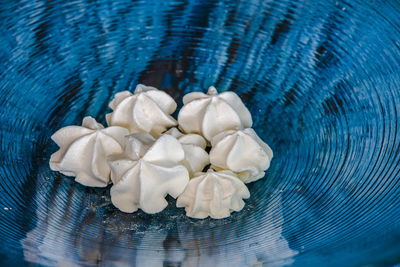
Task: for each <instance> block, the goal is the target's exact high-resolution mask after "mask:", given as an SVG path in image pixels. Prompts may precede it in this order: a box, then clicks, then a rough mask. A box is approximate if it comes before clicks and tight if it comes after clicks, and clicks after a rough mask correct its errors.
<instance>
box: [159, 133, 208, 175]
mask: <svg viewBox="0 0 400 267" xmlns="http://www.w3.org/2000/svg"><path fill="white" fill-rule="evenodd" d="M165 134H169V135H172V136H173V137H175V138H177V139H178V141H179V142H180V143H181V144H182V147H183V150H184V151H185V158H184V159H183V160H182V164H183V165H184V166H185V167H186V168H187V169H188V171H189V174H190V176H191V177H192V176H193V175H194V173H196V172H201V171H202V170H203V169H204V167H205V166H207V165H208V164H209V163H210V158H209V156H208V153H207V152H206V151H205V148H206V146H207V142H206V140H205V139H204V138H203V137H202V136H200V135H198V134H183V133H181V132H180V131H179V130H178V129H177V128H171V129H169V130H168V131H166V132H165Z"/></svg>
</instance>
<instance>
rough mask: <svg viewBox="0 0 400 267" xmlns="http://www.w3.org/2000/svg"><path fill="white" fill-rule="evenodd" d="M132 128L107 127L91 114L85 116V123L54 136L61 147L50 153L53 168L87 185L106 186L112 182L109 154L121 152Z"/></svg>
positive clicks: (62, 130) (59, 131)
mask: <svg viewBox="0 0 400 267" xmlns="http://www.w3.org/2000/svg"><path fill="white" fill-rule="evenodd" d="M127 134H129V131H128V130H127V129H125V128H123V127H119V126H112V127H108V128H104V127H103V125H101V124H100V123H97V122H96V120H95V119H94V118H92V117H85V118H84V119H83V122H82V126H67V127H64V128H62V129H60V130H58V131H57V132H56V133H54V134H53V135H52V136H51V139H53V140H54V142H56V144H57V145H58V146H59V147H60V149H59V150H58V151H57V152H55V153H54V154H53V155H51V158H50V168H51V169H52V170H54V171H59V172H61V173H63V174H65V175H68V176H76V178H75V181H77V182H78V183H81V184H83V185H86V186H94V187H105V186H107V185H108V183H109V181H110V167H109V166H108V165H107V157H108V156H109V155H112V154H119V153H122V151H123V149H124V146H125V139H124V136H125V135H127Z"/></svg>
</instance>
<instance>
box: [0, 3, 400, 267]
mask: <svg viewBox="0 0 400 267" xmlns="http://www.w3.org/2000/svg"><path fill="white" fill-rule="evenodd" d="M0 22H1V23H0V33H1V34H0V75H1V77H0V93H1V94H0V99H1V101H0V103H2V104H1V105H0V158H1V166H0V242H1V243H0V244H1V245H0V256H1V257H0V262H1V263H3V264H5V265H4V266H12V265H15V264H24V263H25V264H27V263H33V264H37V265H49V266H54V265H67V264H78V265H96V264H97V265H103V264H104V266H113V264H115V265H118V266H125V265H133V264H135V263H136V264H138V265H139V266H150V265H151V264H153V265H152V266H163V265H165V266H197V265H200V266H208V265H211V264H212V265H217V266H225V265H232V264H236V265H237V266H246V265H252V264H253V265H254V264H265V265H267V266H282V265H299V266H300V265H307V266H312V265H316V266H321V265H325V266H330V265H332V266H360V265H365V264H372V265H378V266H379V265H382V266H383V265H392V264H395V263H399V262H400V242H399V239H400V224H399V221H400V220H399V219H400V214H399V213H400V209H399V207H400V202H399V199H400V190H399V189H400V188H399V185H400V182H399V177H400V175H399V172H400V164H399V161H400V153H399V147H400V139H399V138H398V136H399V133H398V131H399V129H400V127H399V126H400V125H399V117H400V116H399V110H398V109H399V108H400V91H399V88H400V74H399V72H398V67H399V63H400V52H399V46H400V43H399V36H400V35H399V34H400V31H399V29H400V28H399V27H400V5H399V3H398V2H396V1H379V0H367V1H361V0H351V1H350V0H343V1H323V0H321V1H320V0H316V1H303V0H300V1H289V0H280V1H273V0H271V1H264V0H251V1H195V0H193V1H177V0H171V1H169V0H166V1H162V2H160V1H142V0H141V1H105V0H100V1H95V2H94V1H87V0H77V1H72V2H68V1H60V0H56V1H39V0H35V1H32V0H29V1H28V0H22V1H5V2H4V1H3V3H1V4H0ZM138 83H143V84H146V85H151V86H156V87H158V88H160V89H162V90H165V91H166V92H168V93H169V94H171V95H172V96H173V97H174V98H175V100H176V101H177V102H178V103H179V105H180V106H181V105H182V103H181V98H182V96H183V95H184V94H185V93H188V92H191V91H204V90H206V89H207V87H208V86H210V85H215V86H216V87H217V88H218V89H219V90H220V91H226V90H232V91H235V92H236V93H238V94H239V95H240V97H241V98H242V99H243V100H244V102H245V103H246V105H247V107H248V108H249V110H250V111H251V113H252V114H253V120H254V129H255V130H256V131H257V133H258V134H259V136H260V137H261V138H262V139H264V140H265V141H266V142H267V143H268V144H270V146H271V147H272V149H273V150H274V154H275V157H274V159H273V161H272V165H271V168H270V169H269V170H268V172H267V175H266V177H265V178H264V179H262V180H260V181H257V182H255V183H253V184H250V185H249V189H250V192H251V198H250V199H249V200H247V201H246V206H245V208H244V209H243V210H242V211H241V212H237V213H233V214H232V216H231V217H229V218H227V219H223V220H213V219H205V220H195V219H190V218H188V217H186V216H185V215H184V211H183V209H178V208H176V207H175V205H174V203H175V201H174V200H173V199H171V198H169V201H170V205H169V206H168V208H167V209H166V210H165V211H163V212H161V213H159V214H155V215H148V214H145V213H143V212H141V211H139V212H137V213H134V214H124V213H122V212H120V211H118V210H117V209H116V208H114V207H113V206H112V205H111V203H110V196H109V189H108V188H106V189H93V188H86V187H84V186H81V185H80V184H77V183H75V182H74V181H73V179H71V178H69V177H65V176H63V175H60V174H59V173H56V172H53V171H51V170H50V169H49V166H48V161H49V157H50V155H51V154H52V153H53V152H54V151H56V150H57V146H56V145H55V144H54V143H53V142H52V141H51V139H50V136H51V134H52V133H54V132H55V131H56V130H57V129H59V128H61V127H63V126H67V125H71V124H76V125H78V124H80V123H81V120H82V118H83V117H84V116H87V115H90V116H93V117H95V118H96V119H98V120H99V121H100V122H103V123H105V119H104V115H105V114H106V113H107V112H109V111H110V110H109V109H108V107H107V104H108V102H109V101H110V100H111V99H112V97H113V95H114V94H115V93H116V92H119V91H123V90H133V89H134V88H135V86H136V84H138Z"/></svg>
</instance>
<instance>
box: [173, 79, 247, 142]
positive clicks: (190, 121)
mask: <svg viewBox="0 0 400 267" xmlns="http://www.w3.org/2000/svg"><path fill="white" fill-rule="evenodd" d="M183 103H184V106H183V107H182V109H181V110H180V112H179V115H178V122H179V127H180V128H181V129H182V130H183V131H184V132H185V133H197V134H200V135H202V136H204V137H205V138H206V139H207V140H211V138H212V137H213V136H214V135H217V134H218V133H220V132H223V131H226V130H236V129H242V128H248V127H251V126H252V124H253V121H252V118H251V114H250V112H249V110H248V109H247V108H246V107H245V105H244V104H243V102H242V100H241V99H240V98H239V96H238V95H237V94H235V93H234V92H224V93H221V94H218V92H217V89H215V87H213V86H211V87H210V88H209V89H208V93H207V94H204V93H201V92H193V93H189V94H187V95H185V96H184V97H183Z"/></svg>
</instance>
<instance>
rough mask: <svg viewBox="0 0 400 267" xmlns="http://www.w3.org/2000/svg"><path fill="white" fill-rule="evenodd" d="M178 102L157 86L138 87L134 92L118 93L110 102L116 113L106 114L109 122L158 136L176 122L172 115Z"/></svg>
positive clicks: (133, 130) (134, 131)
mask: <svg viewBox="0 0 400 267" xmlns="http://www.w3.org/2000/svg"><path fill="white" fill-rule="evenodd" d="M176 106H177V105H176V103H175V101H174V99H172V97H170V96H169V95H168V94H167V93H165V92H163V91H160V90H158V89H157V88H155V87H151V86H144V85H142V84H139V85H137V86H136V89H135V93H134V94H132V93H131V92H129V91H123V92H120V93H117V94H116V95H115V98H114V99H113V100H112V101H111V102H110V104H109V107H110V108H111V109H112V110H113V112H111V113H109V114H107V115H106V119H107V123H108V125H118V126H122V127H125V128H128V129H129V131H130V133H138V132H147V133H150V134H152V135H153V136H155V137H158V136H159V135H160V134H161V133H162V132H164V131H165V130H167V129H168V128H170V127H172V126H175V125H176V124H177V122H176V120H175V119H174V118H173V117H171V116H170V114H172V113H173V112H174V111H175V110H176Z"/></svg>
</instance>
